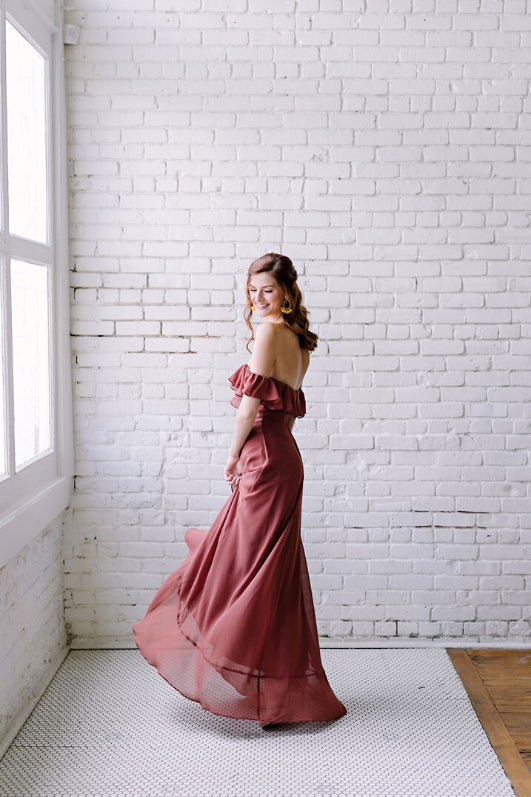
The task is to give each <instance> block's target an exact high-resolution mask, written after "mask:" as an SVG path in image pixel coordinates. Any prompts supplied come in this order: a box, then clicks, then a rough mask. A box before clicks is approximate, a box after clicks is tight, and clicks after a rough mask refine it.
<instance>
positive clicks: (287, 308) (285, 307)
mask: <svg viewBox="0 0 531 797" xmlns="http://www.w3.org/2000/svg"><path fill="white" fill-rule="evenodd" d="M280 312H281V313H284V315H289V314H290V313H292V312H293V307H292V306H291V303H290V300H289V299H288V297H287V296H286V298H285V299H284V301H283V302H282V307H281V308H280Z"/></svg>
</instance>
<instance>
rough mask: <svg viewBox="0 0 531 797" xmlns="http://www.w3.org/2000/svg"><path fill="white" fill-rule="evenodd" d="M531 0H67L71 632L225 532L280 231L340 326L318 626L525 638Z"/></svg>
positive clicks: (324, 443)
mask: <svg viewBox="0 0 531 797" xmlns="http://www.w3.org/2000/svg"><path fill="white" fill-rule="evenodd" d="M530 11H531V9H530V8H529V4H528V3H527V4H526V2H525V0H482V2H481V4H479V3H477V2H472V0H470V1H468V0H462V1H461V0H460V2H459V3H458V2H457V0H444V1H443V0H407V2H397V1H396V0H370V1H369V0H368V2H367V3H363V2H349V1H348V0H298V2H295V0H268V1H267V2H263V0H180V2H174V0H135V2H129V0H127V1H126V0H73V2H72V5H71V8H70V10H69V12H68V14H67V21H68V22H71V23H74V24H78V25H80V26H81V38H80V44H79V45H78V46H76V47H69V48H68V63H67V70H68V75H69V79H68V103H69V109H70V111H69V129H70V172H71V238H72V289H73V292H72V323H73V328H72V329H73V335H74V337H73V346H74V351H75V362H74V380H75V388H76V415H77V444H78V445H77V474H78V476H77V480H76V494H75V499H74V505H73V513H72V516H71V521H70V524H69V528H68V531H67V535H66V540H65V558H66V598H67V621H68V624H69V629H70V632H71V635H72V639H73V644H74V645H77V646H83V645H94V644H110V645H112V644H123V643H124V642H127V641H129V640H130V626H131V623H133V622H134V621H135V620H137V619H138V618H139V617H140V616H141V615H142V613H143V611H144V609H145V607H146V605H147V603H148V601H149V600H150V598H151V597H152V595H153V592H154V590H155V589H156V588H157V587H158V586H159V584H160V583H161V581H162V578H163V576H164V575H165V574H167V573H168V572H170V571H171V570H173V569H174V568H175V567H177V566H178V565H179V564H180V562H181V561H182V558H183V556H184V554H185V545H184V543H183V534H184V530H185V529H186V527H188V526H189V525H199V526H203V527H207V526H208V525H209V523H210V521H211V520H212V518H213V517H214V516H215V514H216V512H217V510H218V509H219V508H220V506H221V504H222V502H223V500H224V499H225V497H226V487H225V485H224V484H223V481H222V479H221V469H222V464H223V461H224V456H225V454H224V451H225V449H226V447H227V445H228V441H229V432H230V429H231V422H232V417H233V411H232V409H231V408H230V407H229V406H228V403H227V402H228V400H229V398H230V395H231V394H230V391H229V389H228V385H227V376H228V374H230V373H231V371H232V370H233V369H235V368H236V367H237V366H238V365H239V364H241V362H243V361H244V360H245V358H246V354H245V351H244V341H245V327H244V325H243V322H242V320H241V309H242V306H243V302H242V287H243V284H244V273H245V271H246V268H247V265H248V263H249V262H250V261H251V260H252V259H254V258H255V257H257V256H258V255H260V254H262V253H263V252H266V251H271V250H281V251H283V252H285V253H286V254H288V255H289V256H290V257H292V258H293V260H294V262H295V264H296V266H297V268H298V269H299V272H300V274H301V283H302V288H303V290H304V292H305V298H306V303H307V305H308V307H309V308H310V309H311V314H312V315H311V317H312V320H313V324H314V326H315V327H316V329H317V331H318V332H319V334H320V336H321V344H320V346H319V348H318V350H317V352H316V353H315V355H314V356H313V358H312V365H311V370H310V372H309V375H308V379H307V391H306V392H307V398H308V404H309V414H308V416H307V418H306V419H304V420H303V421H300V422H298V423H297V429H296V434H297V438H298V441H299V443H300V446H301V448H302V451H303V454H304V460H305V464H306V493H305V505H304V510H305V511H304V519H303V525H304V539H305V543H306V550H307V555H308V559H309V567H310V570H311V574H312V579H313V587H314V594H315V600H316V604H317V614H318V618H319V624H320V631H321V632H322V634H323V636H330V637H334V638H340V639H343V640H345V642H346V643H348V642H349V641H350V643H352V644H355V643H359V641H360V639H369V640H376V641H382V640H388V639H392V640H397V641H398V642H399V643H403V641H404V640H408V639H410V638H415V639H420V640H431V639H436V638H437V639H443V640H447V639H454V640H462V641H466V642H469V643H472V642H477V641H489V642H492V641H493V640H500V641H504V642H511V641H514V642H520V643H521V642H522V641H524V642H528V641H529V630H530V629H529V606H528V604H529V601H528V600H527V598H526V593H525V589H526V577H528V574H529V570H530V567H529V545H530V542H531V505H530V500H529V486H528V485H529V481H530V476H531V466H530V462H529V446H530V442H531V420H530V417H529V416H530V414H531V412H530V407H531V404H530V402H529V398H530V392H531V387H530V385H531V371H530V365H531V360H530V353H531V348H530V344H529V331H530V329H531V313H530V288H531V265H530V262H531V229H530V226H529V225H530V215H529V211H530V203H531V197H530V194H531V147H530V146H529V127H530V123H529V119H530V117H529V110H530V101H529V77H530V75H531V72H530V66H531V48H530V45H531V38H530V37H531V27H530V24H529V23H530V20H531V15H530V13H529V12H530Z"/></svg>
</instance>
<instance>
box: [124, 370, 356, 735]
mask: <svg viewBox="0 0 531 797" xmlns="http://www.w3.org/2000/svg"><path fill="white" fill-rule="evenodd" d="M230 382H231V385H232V387H233V389H234V391H235V395H234V398H233V399H232V401H231V404H233V405H234V406H236V407H237V406H239V403H240V401H241V396H242V395H243V394H244V393H245V394H246V395H248V396H252V397H255V398H259V399H260V404H259V407H258V413H257V415H256V420H255V423H254V426H253V428H252V430H251V433H250V435H249V437H248V438H247V440H246V442H245V445H244V447H243V449H242V453H241V464H242V471H243V475H242V477H241V479H240V482H239V486H238V487H237V489H235V491H234V492H233V493H232V495H231V496H230V497H229V499H228V500H227V502H226V503H225V505H224V507H223V508H222V510H221V512H220V513H219V515H218V517H217V518H216V520H215V521H214V524H213V526H212V528H211V529H210V531H208V532H203V531H199V530H198V529H188V531H187V532H186V542H187V543H188V546H189V548H190V552H189V554H188V556H187V558H186V560H185V562H184V564H183V565H182V566H181V567H180V568H179V569H178V570H176V571H175V572H174V573H173V574H172V575H170V576H169V577H168V578H167V579H166V581H165V582H164V584H163V585H162V587H161V588H160V589H159V591H158V592H157V594H156V595H155V598H154V599H153V601H152V603H151V605H150V607H149V609H148V611H147V614H146V616H145V617H144V619H143V620H141V621H140V622H139V623H137V624H136V625H135V626H134V632H135V638H136V643H137V645H138V648H139V649H140V651H141V653H142V655H143V656H144V657H145V658H146V659H147V661H148V662H149V663H150V664H153V665H154V666H155V667H157V669H158V671H159V673H160V674H161V675H162V676H163V678H165V679H166V680H167V681H168V682H169V683H170V684H171V685H172V686H173V687H175V689H177V690H179V692H181V693H182V694H183V695H185V696H186V697H188V698H190V699H191V700H196V701H198V702H199V703H201V705H202V706H203V708H205V709H208V711H211V712H213V713H214V714H221V715H223V716H227V717H236V718H238V719H255V720H259V722H260V723H261V724H262V725H265V724H267V723H285V722H308V721H313V720H332V719H336V718H338V717H341V716H342V715H343V714H345V707H344V706H343V704H342V703H340V701H339V700H338V699H337V697H336V696H335V695H334V693H333V692H332V689H331V688H330V686H329V684H328V681H327V679H326V675H325V673H324V670H323V666H322V663H321V656H320V651H319V642H318V637H317V628H316V623H315V612H314V607H313V602H312V593H311V589H310V583H309V579H308V570H307V567H306V558H305V555H304V550H303V547H302V542H301V535H300V526H301V502H302V483H303V468H302V461H301V457H300V453H299V450H298V448H297V444H296V443H295V439H294V437H293V435H292V434H291V431H290V429H289V426H288V421H289V418H290V416H295V417H302V416H303V415H304V413H305V409H306V407H305V400H304V394H303V393H302V391H301V390H294V389H293V388H292V387H290V386H289V385H287V384H285V383H283V382H279V381H277V380H275V379H271V378H268V377H263V376H259V375H258V374H253V373H252V372H251V371H250V370H249V367H248V366H247V365H243V366H242V367H241V368H239V369H238V370H237V371H236V372H235V373H234V374H233V375H232V376H231V377H230Z"/></svg>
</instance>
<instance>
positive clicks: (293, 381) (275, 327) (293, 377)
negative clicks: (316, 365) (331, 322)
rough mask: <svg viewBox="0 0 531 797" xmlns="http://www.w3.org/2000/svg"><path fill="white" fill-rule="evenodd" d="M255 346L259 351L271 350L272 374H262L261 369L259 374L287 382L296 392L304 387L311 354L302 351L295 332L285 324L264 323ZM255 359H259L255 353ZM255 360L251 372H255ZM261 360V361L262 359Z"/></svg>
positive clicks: (269, 358)
mask: <svg viewBox="0 0 531 797" xmlns="http://www.w3.org/2000/svg"><path fill="white" fill-rule="evenodd" d="M255 346H256V347H258V349H262V347H267V349H268V350H269V351H268V354H269V357H268V358H267V361H269V362H272V366H271V369H270V373H262V371H261V370H259V369H258V370H257V373H262V375H263V376H271V377H272V378H273V379H276V380H278V381H279V382H285V383H286V384H287V385H290V386H291V387H293V388H294V389H295V390H298V389H299V388H300V387H301V386H302V382H303V379H304V375H305V374H306V371H307V370H308V365H309V364H310V353H309V352H308V351H307V350H306V349H301V347H300V344H299V338H298V336H297V335H296V333H295V332H293V330H291V329H290V328H289V327H288V326H286V325H285V324H275V323H269V322H264V323H262V324H260V326H259V328H258V330H257V336H256V343H255ZM253 359H257V358H255V357H254V352H253ZM253 359H251V370H255V369H254V368H253V365H254V363H253ZM259 360H260V361H261V360H262V357H260V358H259Z"/></svg>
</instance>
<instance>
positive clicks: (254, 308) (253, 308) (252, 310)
mask: <svg viewBox="0 0 531 797" xmlns="http://www.w3.org/2000/svg"><path fill="white" fill-rule="evenodd" d="M255 311H256V307H255V306H254V304H252V305H251V313H254V312H255Z"/></svg>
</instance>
